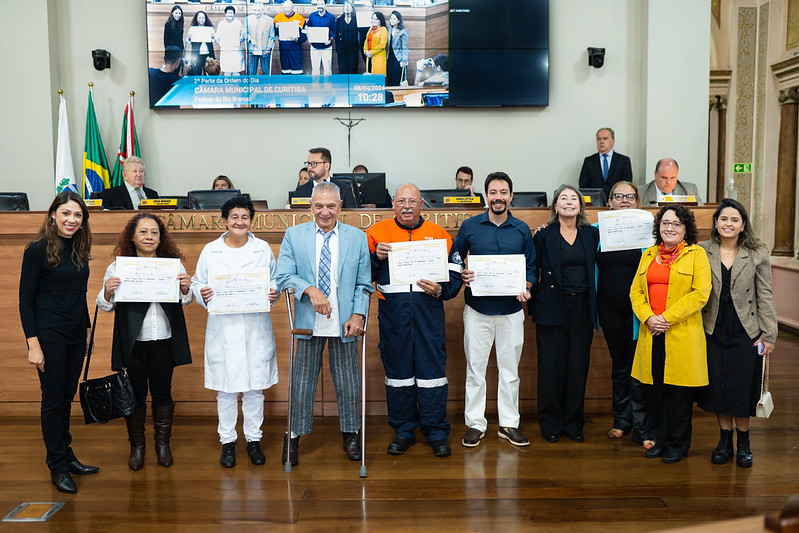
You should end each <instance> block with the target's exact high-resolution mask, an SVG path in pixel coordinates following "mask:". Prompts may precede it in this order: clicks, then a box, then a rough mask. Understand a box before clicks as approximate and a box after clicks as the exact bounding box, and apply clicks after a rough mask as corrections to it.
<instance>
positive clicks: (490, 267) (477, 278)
mask: <svg viewBox="0 0 799 533" xmlns="http://www.w3.org/2000/svg"><path fill="white" fill-rule="evenodd" d="M526 269H527V259H526V258H525V257H524V254H507V255H470V256H469V270H473V271H474V281H472V282H471V283H470V284H469V287H470V288H471V290H472V295H474V296H518V295H520V294H521V293H523V292H524V291H525V288H526V287H527V280H526V279H525V274H526Z"/></svg>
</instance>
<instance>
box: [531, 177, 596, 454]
mask: <svg viewBox="0 0 799 533" xmlns="http://www.w3.org/2000/svg"><path fill="white" fill-rule="evenodd" d="M533 242H534V243H535V255H536V273H537V276H538V280H537V283H536V284H535V289H534V291H533V300H532V304H531V305H530V308H529V309H530V316H531V318H532V320H533V322H535V325H536V345H537V347H538V423H539V425H540V426H541V432H542V433H543V435H544V438H545V439H546V440H548V441H549V442H556V441H558V440H559V438H560V435H564V434H565V435H566V436H567V437H569V438H570V439H571V440H573V441H575V442H582V441H583V440H584V439H583V423H584V421H583V405H584V403H585V384H586V380H587V378H588V365H589V363H590V350H591V341H592V340H593V335H594V334H593V324H594V319H595V317H596V281H595V277H594V268H595V264H596V261H595V257H596V250H597V245H598V243H599V230H598V229H597V228H595V227H593V226H591V225H590V224H589V223H588V221H587V220H586V218H585V200H584V199H583V196H582V195H581V194H580V192H579V191H577V190H576V189H574V188H573V187H571V186H569V185H561V186H560V187H558V189H557V190H556V191H555V194H554V196H553V203H552V210H551V213H550V217H549V223H548V224H547V227H546V228H544V229H542V230H541V231H539V232H538V233H536V235H535V236H534V237H533Z"/></svg>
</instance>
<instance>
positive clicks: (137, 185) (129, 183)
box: [101, 155, 158, 209]
mask: <svg viewBox="0 0 799 533" xmlns="http://www.w3.org/2000/svg"><path fill="white" fill-rule="evenodd" d="M144 176H145V170H144V161H142V160H141V158H139V157H136V156H135V155H132V156H130V157H129V158H127V159H125V160H124V161H123V162H122V179H123V180H125V183H123V184H122V185H119V186H118V187H110V188H108V189H105V190H103V192H102V193H101V195H102V199H103V209H138V208H139V204H140V203H141V201H142V200H144V199H146V198H158V193H157V192H155V191H154V190H152V189H148V188H147V187H145V186H144Z"/></svg>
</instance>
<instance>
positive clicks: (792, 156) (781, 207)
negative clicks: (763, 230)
mask: <svg viewBox="0 0 799 533" xmlns="http://www.w3.org/2000/svg"><path fill="white" fill-rule="evenodd" d="M771 69H772V71H773V72H774V75H775V76H776V77H777V81H778V88H779V90H780V94H779V102H780V140H779V155H778V156H777V201H776V205H775V209H776V215H777V216H776V220H775V223H774V249H773V250H772V254H773V255H781V256H793V255H794V231H795V227H796V223H795V219H796V151H797V141H798V140H799V129H798V126H799V57H795V58H791V59H788V60H786V61H781V62H779V63H776V64H774V65H772V66H771Z"/></svg>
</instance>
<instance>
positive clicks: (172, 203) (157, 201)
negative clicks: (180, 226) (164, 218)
mask: <svg viewBox="0 0 799 533" xmlns="http://www.w3.org/2000/svg"><path fill="white" fill-rule="evenodd" d="M139 207H140V208H141V207H144V208H146V209H165V208H170V207H171V208H173V209H177V207H178V200H177V198H145V199H144V200H142V201H141V203H140V204H139Z"/></svg>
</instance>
